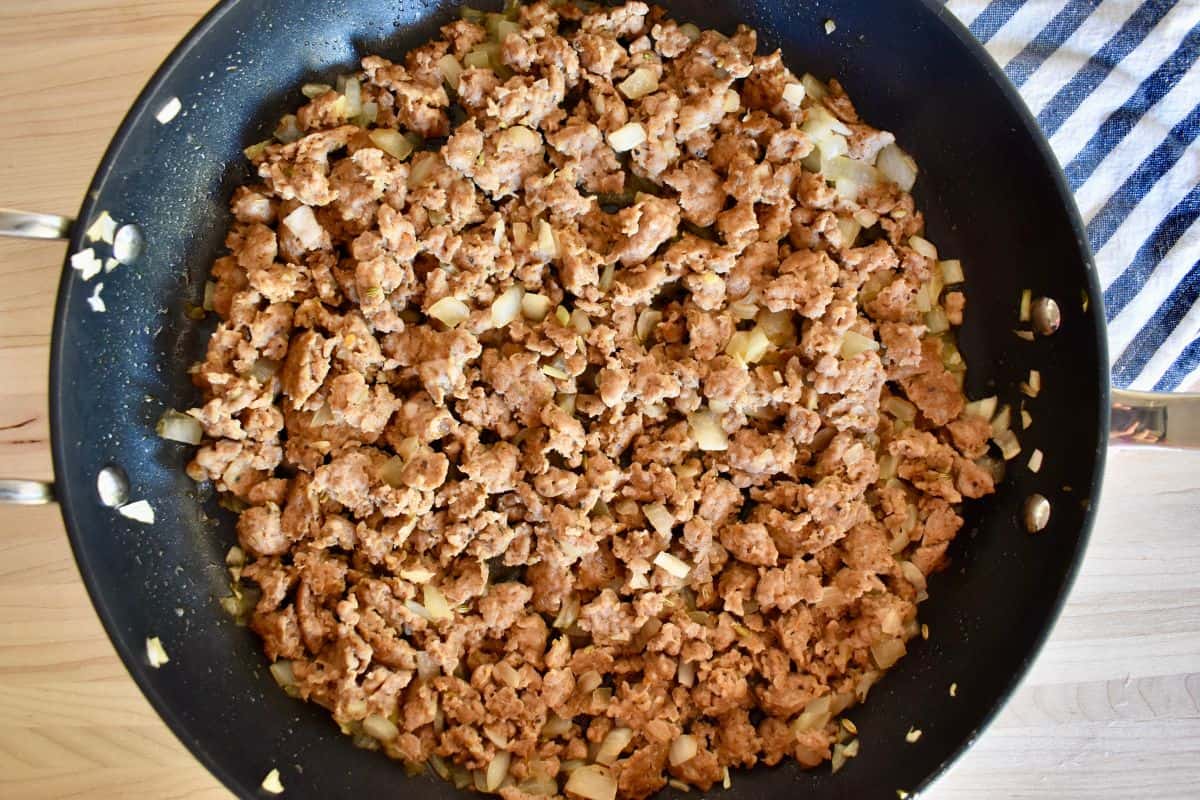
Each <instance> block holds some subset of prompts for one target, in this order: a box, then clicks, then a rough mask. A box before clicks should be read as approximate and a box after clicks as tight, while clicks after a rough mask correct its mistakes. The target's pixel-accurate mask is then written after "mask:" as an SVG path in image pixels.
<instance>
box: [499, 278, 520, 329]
mask: <svg viewBox="0 0 1200 800" xmlns="http://www.w3.org/2000/svg"><path fill="white" fill-rule="evenodd" d="M524 296H525V290H524V289H523V288H521V287H520V286H510V287H509V288H508V289H507V290H505V292H504V293H503V294H501V295H500V296H499V297H497V298H496V299H495V300H493V301H492V327H493V328H503V327H504V326H505V325H507V324H509V323H510V322H512V321H513V320H515V319H516V318H517V317H519V316H520V315H521V298H522V297H524Z"/></svg>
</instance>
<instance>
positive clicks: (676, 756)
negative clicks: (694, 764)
mask: <svg viewBox="0 0 1200 800" xmlns="http://www.w3.org/2000/svg"><path fill="white" fill-rule="evenodd" d="M699 752H700V743H699V742H697V741H696V737H695V736H690V735H687V734H684V735H683V736H680V737H679V738H677V739H676V740H675V741H673V742H671V752H670V754H669V755H668V758H669V759H670V761H671V766H673V767H677V766H679V765H680V764H683V763H684V762H687V761H691V760H692V759H693V758H695V757H696V753H699Z"/></svg>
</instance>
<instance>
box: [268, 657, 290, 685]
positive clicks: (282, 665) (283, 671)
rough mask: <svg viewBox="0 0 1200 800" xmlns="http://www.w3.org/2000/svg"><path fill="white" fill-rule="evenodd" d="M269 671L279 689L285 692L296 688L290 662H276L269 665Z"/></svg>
mask: <svg viewBox="0 0 1200 800" xmlns="http://www.w3.org/2000/svg"><path fill="white" fill-rule="evenodd" d="M270 671H271V677H272V678H274V679H275V682H276V683H277V684H279V687H280V688H281V689H283V690H285V691H286V690H288V689H292V688H294V687H295V686H296V673H295V672H294V671H293V670H292V662H291V661H286V660H284V661H276V662H275V663H274V664H272V665H271V667H270Z"/></svg>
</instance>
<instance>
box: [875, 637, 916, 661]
mask: <svg viewBox="0 0 1200 800" xmlns="http://www.w3.org/2000/svg"><path fill="white" fill-rule="evenodd" d="M906 652H908V650H907V648H906V647H905V646H904V641H903V640H901V639H893V638H889V639H880V640H879V641H878V642H876V643H875V644H873V645H871V658H873V659H874V660H875V666H877V667H879V668H880V669H888V668H889V667H891V666H892V665H893V664H895V663H896V662H897V661H899V660H900V659H901V658H903V657H904V654H905V653H906Z"/></svg>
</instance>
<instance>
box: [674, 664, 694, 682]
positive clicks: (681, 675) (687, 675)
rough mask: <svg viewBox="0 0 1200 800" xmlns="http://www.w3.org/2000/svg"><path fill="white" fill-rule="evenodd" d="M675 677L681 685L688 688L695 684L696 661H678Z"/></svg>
mask: <svg viewBox="0 0 1200 800" xmlns="http://www.w3.org/2000/svg"><path fill="white" fill-rule="evenodd" d="M675 677H676V679H677V680H678V681H679V684H680V685H681V686H687V687H689V688H690V687H692V686H694V685H695V684H696V662H695V661H680V662H679V669H678V670H677V672H676V676H675Z"/></svg>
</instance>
